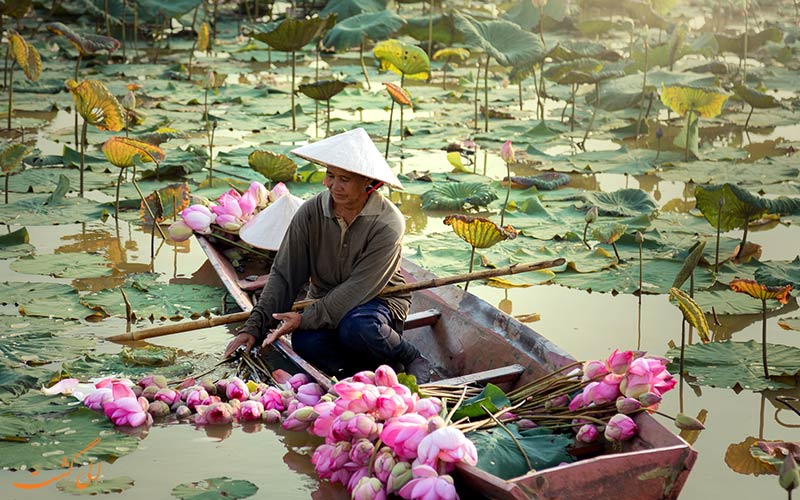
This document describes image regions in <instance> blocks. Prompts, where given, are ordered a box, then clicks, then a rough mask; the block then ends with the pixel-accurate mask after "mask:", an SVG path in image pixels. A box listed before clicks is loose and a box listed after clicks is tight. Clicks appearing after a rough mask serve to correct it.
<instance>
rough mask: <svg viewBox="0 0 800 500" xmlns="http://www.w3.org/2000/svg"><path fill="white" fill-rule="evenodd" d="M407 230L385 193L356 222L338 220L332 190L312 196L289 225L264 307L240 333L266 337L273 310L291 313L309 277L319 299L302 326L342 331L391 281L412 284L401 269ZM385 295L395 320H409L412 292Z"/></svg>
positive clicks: (305, 312) (261, 304)
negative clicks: (353, 311)
mask: <svg viewBox="0 0 800 500" xmlns="http://www.w3.org/2000/svg"><path fill="white" fill-rule="evenodd" d="M404 231H405V220H404V218H403V215H402V214H401V213H400V211H399V210H398V209H397V207H395V206H394V205H393V204H392V203H391V202H390V201H389V200H387V199H386V198H384V197H383V196H382V195H381V194H380V193H378V192H374V193H372V194H371V195H370V197H369V198H368V199H367V203H366V205H364V208H363V209H362V210H361V213H359V214H358V216H356V218H355V219H354V220H353V222H352V223H351V224H350V226H345V224H344V222H343V221H342V220H340V219H337V217H336V214H335V213H334V211H333V207H332V201H331V198H330V193H329V192H328V191H323V192H322V193H320V194H318V195H317V196H315V197H313V198H311V199H310V200H308V201H306V202H305V203H303V205H302V206H301V207H300V209H299V210H298V211H297V213H296V214H295V216H294V218H293V219H292V222H291V224H290V225H289V229H288V230H287V232H286V236H285V237H284V239H283V242H282V243H281V247H280V248H279V249H278V254H277V256H276V257H275V260H274V262H273V263H272V269H271V270H270V273H269V280H268V281H267V285H266V286H265V287H264V290H263V292H262V293H261V298H260V299H259V301H258V304H256V306H255V307H254V308H253V312H252V314H251V316H250V318H249V319H248V320H247V322H246V323H245V324H244V326H243V327H242V328H241V329H240V330H239V331H240V332H246V333H249V334H251V335H253V336H254V337H256V339H263V338H264V337H265V336H266V333H267V330H268V329H270V328H274V327H275V325H276V324H277V321H276V320H275V319H274V318H273V317H272V314H273V313H279V312H287V311H289V310H291V306H292V303H293V302H294V300H295V299H297V298H302V297H298V294H299V293H300V291H301V290H302V289H303V286H304V285H305V284H306V283H309V279H310V287H309V294H308V297H309V298H312V299H318V300H317V301H316V302H314V303H313V304H312V305H310V306H308V307H306V308H305V309H304V310H303V311H302V321H301V323H300V328H301V329H304V330H307V329H316V328H335V327H336V326H337V325H338V324H339V320H341V319H342V318H343V317H344V316H345V314H347V312H348V311H350V310H351V309H352V308H354V307H356V306H358V305H361V304H364V303H366V302H369V301H370V300H372V299H373V298H375V297H376V296H377V295H378V294H379V293H380V291H381V290H383V288H384V287H386V286H387V285H388V286H395V285H400V284H403V283H405V279H404V278H403V277H402V275H401V274H400V260H401V256H400V252H401V246H402V237H403V233H404ZM381 300H383V301H385V302H386V304H387V306H388V307H389V309H390V311H391V312H392V316H393V317H394V318H396V319H399V320H403V319H405V317H406V314H407V313H408V309H409V306H410V304H411V295H410V294H405V295H398V296H393V297H386V298H381Z"/></svg>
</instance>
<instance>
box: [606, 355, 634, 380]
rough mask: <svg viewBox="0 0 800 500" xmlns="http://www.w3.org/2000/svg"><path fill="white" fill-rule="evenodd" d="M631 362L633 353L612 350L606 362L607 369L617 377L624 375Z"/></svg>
mask: <svg viewBox="0 0 800 500" xmlns="http://www.w3.org/2000/svg"><path fill="white" fill-rule="evenodd" d="M631 361H633V351H621V352H620V350H619V349H614V352H612V353H611V355H610V356H609V357H608V359H607V360H606V365H607V366H608V369H609V370H610V371H611V372H612V373H614V374H617V375H624V374H625V372H627V371H628V368H629V367H630V365H631Z"/></svg>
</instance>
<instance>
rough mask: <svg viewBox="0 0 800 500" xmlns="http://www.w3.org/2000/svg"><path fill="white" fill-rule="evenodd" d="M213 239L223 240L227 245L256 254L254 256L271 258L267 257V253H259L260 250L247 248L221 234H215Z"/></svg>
mask: <svg viewBox="0 0 800 500" xmlns="http://www.w3.org/2000/svg"><path fill="white" fill-rule="evenodd" d="M213 237H214V238H217V239H218V240H222V241H224V242H225V243H227V244H229V245H233V246H235V247H237V248H241V249H242V250H245V251H247V252H251V253H254V254H256V255H258V256H259V257H266V258H270V256H269V255H267V254H265V253H263V252H259V251H258V250H256V249H255V248H252V247H246V246H244V245H242V244H241V243H238V242H236V241H233V240H231V239H229V238H226V237H224V236H220V235H219V233H214V234H213Z"/></svg>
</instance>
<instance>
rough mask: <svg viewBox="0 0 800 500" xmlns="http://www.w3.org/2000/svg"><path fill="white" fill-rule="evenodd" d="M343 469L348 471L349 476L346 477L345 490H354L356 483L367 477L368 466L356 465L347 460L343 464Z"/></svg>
mask: <svg viewBox="0 0 800 500" xmlns="http://www.w3.org/2000/svg"><path fill="white" fill-rule="evenodd" d="M344 468H345V470H347V471H349V472H350V477H349V478H348V479H347V484H345V486H346V487H347V491H350V492H351V493H352V491H353V490H355V488H356V485H357V484H358V482H359V481H361V479H363V478H365V477H369V467H367V466H366V465H360V466H359V465H357V464H354V463H353V462H348V463H346V464H345V465H344Z"/></svg>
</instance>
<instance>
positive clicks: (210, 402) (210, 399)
mask: <svg viewBox="0 0 800 500" xmlns="http://www.w3.org/2000/svg"><path fill="white" fill-rule="evenodd" d="M221 402H222V398H221V397H219V396H208V397H206V398H205V399H204V400H203V401H201V402H200V404H201V405H203V406H210V405H213V404H214V403H221Z"/></svg>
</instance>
